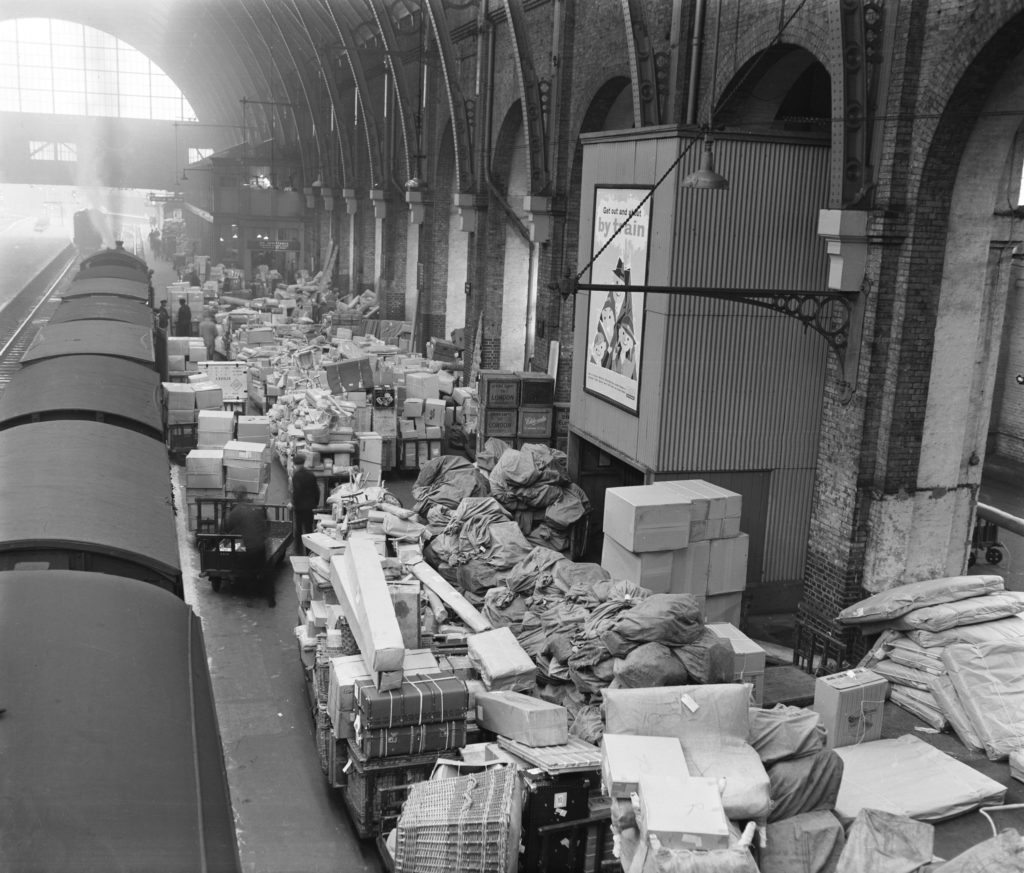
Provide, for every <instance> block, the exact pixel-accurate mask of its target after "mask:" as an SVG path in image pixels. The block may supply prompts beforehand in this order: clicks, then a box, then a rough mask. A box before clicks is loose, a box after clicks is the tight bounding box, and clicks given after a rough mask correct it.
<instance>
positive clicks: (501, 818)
mask: <svg viewBox="0 0 1024 873" xmlns="http://www.w3.org/2000/svg"><path fill="white" fill-rule="evenodd" d="M516 778H517V777H516V773H515V768H512V767H499V768H497V769H494V770H487V771H485V772H483V773H475V774H473V775H471V776H457V777H455V778H453V779H434V780H431V781H429V782H423V783H420V784H419V785H414V786H413V787H412V788H411V789H410V791H409V797H408V799H407V801H406V804H405V806H404V808H403V810H402V815H401V817H400V818H399V820H398V828H397V833H396V844H395V873H403V871H405V873H410V871H415V873H435V871H436V873H452V871H456V870H458V871H462V870H473V871H479V873H505V871H506V870H507V869H508V864H509V859H510V857H514V856H515V853H516V852H517V851H518V847H517V846H513V845H511V840H512V822H513V820H517V819H518V814H517V810H516V803H517V797H518V793H517V785H516Z"/></svg>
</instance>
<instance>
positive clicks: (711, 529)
mask: <svg viewBox="0 0 1024 873" xmlns="http://www.w3.org/2000/svg"><path fill="white" fill-rule="evenodd" d="M741 505H742V497H741V496H740V495H739V494H737V493H736V492H734V491H729V490H728V489H726V488H722V487H720V486H717V485H712V484H711V483H710V482H705V481H704V480H702V479H685V480H677V481H667V482H656V483H654V484H651V485H634V486H627V487H623V488H609V489H608V490H607V491H606V492H605V510H604V548H603V551H602V553H601V566H602V567H604V568H605V569H606V570H608V572H609V573H611V575H612V577H613V578H615V579H629V580H630V581H632V582H637V583H638V584H640V585H643V586H644V587H645V588H649V589H651V590H652V591H654V592H660V593H674V594H682V593H686V594H692V595H693V596H694V597H696V598H697V600H698V601H699V602H700V603H701V606H702V608H703V610H704V615H705V618H706V620H707V621H708V622H730V623H731V624H734V625H738V624H739V623H740V614H741V607H742V601H743V591H744V589H745V588H746V584H747V555H748V551H749V537H748V536H747V534H745V533H742V532H741V531H740V508H741Z"/></svg>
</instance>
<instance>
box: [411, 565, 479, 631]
mask: <svg viewBox="0 0 1024 873" xmlns="http://www.w3.org/2000/svg"><path fill="white" fill-rule="evenodd" d="M406 566H407V567H408V568H409V572H410V573H412V574H413V576H415V577H416V578H417V579H419V580H420V582H422V583H423V584H424V585H426V586H427V588H428V589H430V590H431V591H433V592H434V594H436V595H437V596H438V597H440V598H441V600H442V601H444V602H445V603H446V604H447V605H448V606H450V607H451V608H452V611H453V612H454V613H455V614H456V615H457V616H458V617H459V618H461V619H462V620H463V621H464V622H465V623H466V627H468V628H469V629H470V630H471V631H473V632H474V633H480V631H485V630H491V623H490V622H489V621H488V620H487V619H486V618H484V617H483V616H482V615H481V614H480V612H479V611H478V610H477V609H476V607H475V606H473V604H472V603H470V602H469V601H468V600H466V598H465V597H463V596H462V595H461V594H460V593H459V592H458V591H456V590H455V589H454V588H453V587H452V586H451V585H450V584H449V583H448V582H447V581H446V580H445V578H444V577H443V576H442V575H441V574H440V573H438V572H437V570H435V569H434V568H433V567H431V566H430V564H428V563H427V562H426V561H416V562H415V563H412V564H407V565H406Z"/></svg>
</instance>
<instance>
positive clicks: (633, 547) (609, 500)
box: [604, 483, 690, 553]
mask: <svg viewBox="0 0 1024 873" xmlns="http://www.w3.org/2000/svg"><path fill="white" fill-rule="evenodd" d="M604 532H605V534H606V535H610V536H612V537H614V539H615V540H616V541H617V542H619V543H620V544H622V545H623V546H624V547H625V548H626V549H628V550H629V551H631V552H637V553H639V552H660V551H667V550H674V549H681V548H683V547H685V546H686V545H687V543H688V542H689V532H690V501H689V500H688V499H687V498H686V497H684V496H682V495H680V494H679V493H678V492H675V491H673V490H672V489H670V488H667V487H665V486H664V485H663V484H662V483H656V484H654V485H629V486H625V487H621V488H609V489H608V490H607V491H605V503H604Z"/></svg>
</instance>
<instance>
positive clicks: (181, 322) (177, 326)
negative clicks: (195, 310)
mask: <svg viewBox="0 0 1024 873" xmlns="http://www.w3.org/2000/svg"><path fill="white" fill-rule="evenodd" d="M174 332H175V334H176V335H177V336H191V334H192V309H191V308H190V307H189V305H188V301H187V300H186V299H185V298H184V297H179V298H178V316H177V319H176V320H175V323H174Z"/></svg>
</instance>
